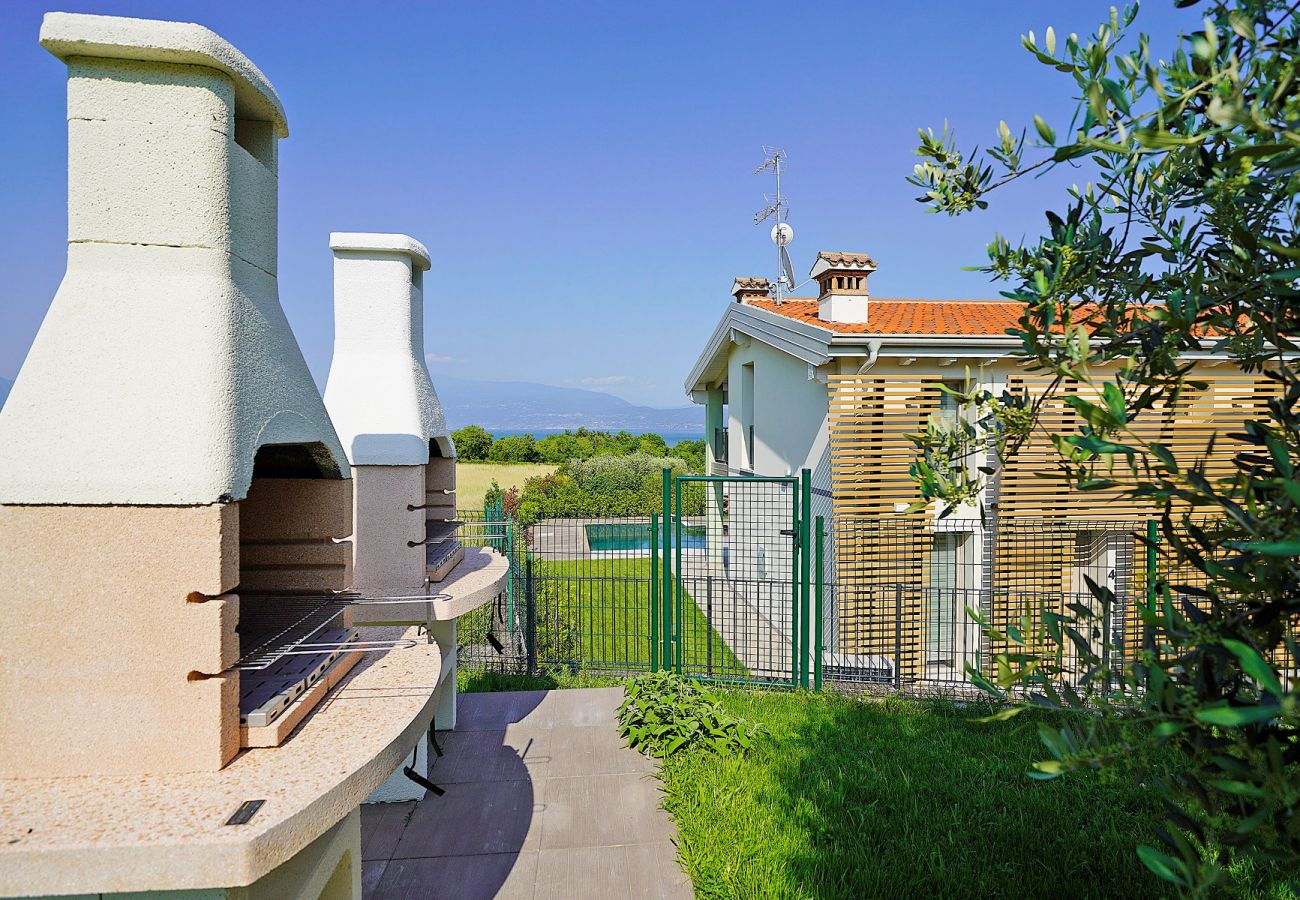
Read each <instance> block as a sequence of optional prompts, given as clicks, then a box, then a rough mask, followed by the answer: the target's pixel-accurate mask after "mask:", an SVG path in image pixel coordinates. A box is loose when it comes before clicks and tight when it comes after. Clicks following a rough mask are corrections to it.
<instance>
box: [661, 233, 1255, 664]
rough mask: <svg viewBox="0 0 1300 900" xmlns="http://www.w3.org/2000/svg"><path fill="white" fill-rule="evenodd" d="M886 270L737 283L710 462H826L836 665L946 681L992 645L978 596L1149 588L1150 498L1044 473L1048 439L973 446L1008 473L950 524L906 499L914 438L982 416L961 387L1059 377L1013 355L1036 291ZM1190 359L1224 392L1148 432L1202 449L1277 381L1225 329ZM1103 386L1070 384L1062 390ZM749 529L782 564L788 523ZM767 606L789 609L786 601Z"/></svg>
mask: <svg viewBox="0 0 1300 900" xmlns="http://www.w3.org/2000/svg"><path fill="white" fill-rule="evenodd" d="M875 270H876V262H875V261H874V260H873V259H872V258H871V257H870V256H868V255H866V254H864V253H844V252H821V253H818V254H817V257H816V259H815V261H814V263H813V266H812V270H811V272H810V277H811V278H812V279H813V280H815V281H816V283H817V287H818V293H817V296H816V297H803V298H781V299H778V298H776V297H774V296H773V295H772V293H771V292H770V288H771V285H770V284H769V282H768V281H767V279H765V278H737V279H736V280H735V282H734V283H733V285H732V290H731V295H732V299H733V302H731V303H729V304H728V305H727V307H726V310H725V312H723V314H722V316H721V318H720V319H719V321H718V324H717V326H716V327H715V328H714V330H713V333H712V334H711V335H710V336H709V339H708V342H707V343H706V345H705V347H704V350H703V352H702V353H701V354H700V356H699V358H698V359H697V360H696V362H695V365H694V366H693V368H692V369H691V372H690V375H689V376H688V378H687V380H686V384H685V387H686V391H687V392H688V393H689V395H690V396H691V398H692V399H693V400H694V401H695V402H696V403H700V404H702V405H703V406H704V407H705V410H706V423H707V425H706V433H707V436H708V443H709V451H710V452H708V453H707V454H706V458H707V465H708V472H709V474H713V475H732V476H740V475H746V474H754V475H763V476H785V475H793V474H798V473H799V472H800V471H801V470H803V469H808V470H810V471H811V473H812V491H813V500H812V507H813V509H812V513H813V515H814V516H821V517H823V518H824V519H825V521H826V522H827V523H828V530H829V531H831V532H832V534H831V540H830V542H829V544H828V546H833V550H832V551H831V554H830V556H829V557H828V566H827V571H826V573H825V575H826V579H827V583H828V584H834V585H835V591H837V592H838V595H837V599H836V600H835V603H834V605H833V609H831V610H829V611H827V612H826V613H825V615H827V616H829V617H830V618H829V619H828V621H827V622H826V629H827V633H828V634H829V635H831V636H832V637H831V638H830V639H828V647H829V649H828V656H827V659H826V663H827V665H829V666H837V667H839V668H842V669H845V668H847V669H852V668H854V667H855V666H856V667H858V668H859V669H862V670H864V671H868V670H869V671H873V672H887V673H890V676H889V677H890V678H891V680H899V681H901V680H905V679H906V678H916V679H933V678H940V679H943V678H944V677H945V672H944V671H940V669H944V670H945V671H946V673H947V675H948V677H955V678H957V679H961V678H962V677H964V676H963V675H962V674H961V673H962V670H963V666H964V664H965V663H968V662H971V661H972V659H973V658H974V656H975V655H977V654H978V652H979V650H978V649H977V648H978V647H979V646H980V644H981V637H980V632H979V629H978V628H977V627H975V626H974V623H973V620H972V619H971V618H970V617H969V616H968V614H967V612H966V610H967V609H968V608H980V609H982V610H983V612H984V613H985V614H987V613H989V612H990V609H989V607H990V604H991V605H992V606H994V607H996V606H997V605H998V604H999V603H1003V602H1004V601H1005V604H1006V605H1007V607H1008V609H1010V607H1011V606H1013V605H1015V603H1019V602H1020V601H1021V600H1024V598H1031V597H1032V598H1039V599H1041V598H1043V597H1048V596H1050V597H1054V598H1056V599H1055V600H1054V601H1053V602H1058V601H1059V603H1060V604H1061V605H1062V606H1068V604H1069V603H1071V602H1079V599H1080V598H1081V597H1084V598H1086V597H1087V596H1088V589H1087V586H1086V579H1087V578H1092V579H1093V580H1094V581H1096V582H1097V583H1099V584H1104V585H1107V586H1109V587H1110V588H1111V589H1112V590H1113V591H1114V592H1115V593H1116V595H1117V596H1120V595H1132V594H1133V593H1134V591H1137V590H1139V582H1140V579H1141V577H1142V573H1141V571H1140V569H1141V564H1140V560H1141V556H1140V555H1138V554H1140V553H1141V552H1143V551H1142V550H1141V548H1140V547H1139V545H1138V543H1136V542H1135V539H1134V538H1133V535H1132V534H1131V533H1130V531H1131V530H1132V529H1131V528H1130V525H1132V523H1138V524H1139V525H1140V524H1141V523H1143V522H1144V520H1145V519H1146V518H1147V517H1150V516H1151V515H1152V514H1153V510H1152V509H1150V508H1145V507H1141V506H1139V505H1138V504H1137V503H1136V502H1134V501H1132V500H1130V499H1127V498H1125V497H1122V496H1121V495H1119V494H1118V493H1117V492H1105V491H1100V492H1098V491H1094V492H1087V493H1082V492H1077V491H1071V490H1068V489H1067V488H1066V487H1065V486H1064V485H1063V483H1062V482H1061V481H1059V480H1052V479H1049V478H1044V477H1043V475H1044V474H1050V473H1051V472H1052V471H1053V470H1054V468H1055V466H1056V462H1057V456H1056V451H1055V448H1054V447H1053V446H1052V445H1051V442H1050V441H1049V440H1047V439H1046V438H1044V439H1038V438H1033V439H1031V440H1030V441H1029V442H1028V443H1027V444H1026V445H1025V446H1023V447H1021V448H1020V450H1019V452H1018V453H1017V454H1016V456H1015V457H1014V458H1012V459H1008V460H999V459H995V458H991V456H992V454H991V452H988V451H985V450H982V449H976V450H974V451H973V452H971V453H968V454H967V455H966V457H965V459H964V462H963V463H961V464H964V465H966V466H969V467H970V472H971V473H972V475H973V474H975V472H976V471H977V470H982V471H984V472H985V473H988V472H992V473H993V474H992V475H990V476H989V477H988V478H987V479H986V484H985V487H984V488H983V491H982V493H981V495H980V496H979V497H978V498H977V499H976V501H975V502H972V503H971V504H969V505H967V506H964V507H962V508H960V509H958V510H957V511H956V514H955V515H951V516H948V517H944V518H940V517H939V516H938V512H939V510H938V509H937V508H936V507H932V508H931V509H929V510H922V511H919V512H916V511H913V512H910V513H909V512H908V507H909V506H910V504H911V503H912V501H914V500H915V499H916V497H917V488H916V485H915V484H914V483H913V481H912V479H911V477H910V474H909V468H910V466H911V465H912V464H913V463H914V462H915V461H916V459H917V455H918V454H917V450H916V447H915V444H914V443H913V442H912V440H911V439H910V438H909V437H908V436H909V435H912V434H916V433H919V432H923V431H925V429H926V427H927V425H928V424H929V423H930V422H931V421H934V420H940V421H943V420H947V421H950V422H951V421H954V420H955V419H956V417H958V416H962V415H967V414H968V413H966V412H965V411H964V410H962V409H961V408H960V406H959V404H958V403H957V402H956V400H955V399H954V398H953V396H952V395H951V394H949V393H947V392H946V391H945V390H943V388H944V387H948V388H952V389H957V390H962V391H965V390H969V389H972V388H982V389H986V390H988V391H990V392H991V393H993V394H994V395H1001V394H1002V393H1003V392H1011V393H1015V394H1023V395H1031V396H1032V395H1037V394H1040V393H1042V392H1044V391H1046V390H1047V385H1048V383H1049V381H1050V378H1049V377H1047V376H1044V375H1043V374H1042V373H1039V372H1034V371H1031V370H1029V369H1027V368H1026V367H1025V366H1024V363H1023V361H1022V360H1020V359H1018V358H1017V357H1016V355H1015V353H1016V351H1017V350H1018V349H1019V348H1020V346H1021V341H1020V339H1019V338H1018V337H1017V336H1016V335H1014V334H1013V333H1011V332H1012V331H1013V330H1014V329H1015V328H1016V327H1017V324H1018V322H1019V319H1020V317H1021V315H1022V314H1023V312H1024V305H1023V304H1021V303H1018V302H1015V301H1010V300H929V299H893V298H879V297H873V296H871V294H870V292H869V290H868V281H869V278H870V276H871V274H872V273H873V272H874V271H875ZM1187 358H1188V359H1189V360H1192V361H1194V362H1195V363H1196V369H1197V375H1196V377H1197V379H1198V380H1204V381H1205V382H1206V383H1207V384H1208V387H1207V388H1206V389H1205V390H1204V391H1200V392H1198V393H1196V394H1195V395H1188V396H1187V397H1186V398H1185V400H1183V401H1181V405H1180V407H1179V409H1178V410H1177V414H1176V415H1173V416H1165V417H1161V418H1158V419H1153V420H1152V421H1151V422H1148V423H1142V424H1141V427H1142V428H1145V429H1147V430H1148V431H1150V432H1151V435H1152V436H1153V437H1155V436H1157V435H1158V439H1159V440H1161V441H1162V442H1163V443H1165V444H1166V445H1167V446H1169V447H1170V448H1171V449H1173V450H1174V451H1175V453H1177V454H1180V458H1186V459H1190V458H1193V457H1195V456H1198V455H1204V450H1205V447H1206V444H1207V441H1208V440H1209V438H1210V436H1211V435H1214V434H1224V433H1226V432H1227V431H1233V430H1239V428H1240V426H1241V423H1242V421H1243V420H1245V419H1248V418H1252V417H1254V416H1255V415H1256V414H1258V413H1262V411H1263V409H1264V404H1265V403H1266V402H1267V399H1268V396H1269V395H1270V394H1271V393H1272V392H1273V391H1274V389H1275V388H1274V385H1273V383H1272V382H1270V381H1269V380H1268V379H1267V378H1266V377H1265V376H1263V375H1260V374H1258V373H1255V374H1249V373H1243V372H1241V371H1240V370H1238V369H1236V368H1234V367H1232V366H1231V365H1229V364H1228V360H1227V356H1226V354H1224V353H1223V352H1221V351H1219V350H1216V348H1215V344H1214V341H1213V340H1211V339H1208V338H1207V339H1206V340H1205V341H1203V343H1202V347H1201V349H1199V350H1197V351H1192V352H1190V353H1188V354H1187ZM1088 390H1089V389H1088V388H1086V387H1085V386H1081V385H1076V386H1067V387H1066V388H1065V393H1070V392H1080V393H1086V392H1087V391H1088ZM1043 421H1044V422H1045V423H1046V424H1047V425H1048V427H1049V430H1054V431H1058V432H1062V431H1063V432H1069V431H1072V430H1074V429H1075V428H1077V427H1078V426H1079V425H1081V424H1082V423H1081V422H1080V421H1079V420H1078V419H1077V418H1076V417H1075V414H1074V413H1073V411H1072V410H1071V409H1070V408H1069V407H1068V406H1067V405H1066V404H1065V403H1064V402H1063V400H1062V398H1060V397H1058V398H1056V399H1053V400H1051V401H1050V402H1049V403H1048V404H1047V405H1046V406H1044V408H1043ZM1226 444H1227V442H1220V444H1219V445H1217V446H1216V450H1215V452H1214V453H1213V454H1211V455H1210V456H1209V457H1208V459H1207V462H1206V466H1207V474H1208V475H1210V476H1211V477H1213V476H1215V475H1222V474H1227V473H1228V472H1230V471H1231V470H1232V453H1231V450H1229V449H1225V446H1226ZM729 490H730V495H729V498H728V501H727V502H723V503H719V504H718V506H719V513H718V515H719V517H722V516H729V522H728V525H727V527H728V528H729V530H730V533H731V534H733V535H734V534H736V533H737V532H738V530H739V529H745V528H746V526H745V524H744V522H743V519H744V515H743V514H741V513H743V512H744V508H745V501H744V499H743V490H744V488H743V487H742V486H741V484H740V483H737V484H735V485H732V486H731V487H730V488H729ZM1117 522H1118V523H1120V524H1116V523H1117ZM998 523H1003V524H1002V532H1001V534H1000V535H998V536H996V537H995V536H994V534H993V530H994V529H995V528H997V527H998ZM1006 523H1014V526H1013V525H1008V524H1006ZM1016 529H1020V531H1019V532H1017V530H1016ZM750 531H753V529H750ZM1016 534H1023V535H1025V536H1026V537H1025V538H1024V539H1023V540H1021V539H1020V538H1018V537H1016ZM745 538H746V541H745V543H746V544H747V545H749V546H755V547H757V548H758V549H757V550H756V551H754V552H758V553H761V554H763V555H764V556H765V557H767V558H772V557H773V556H775V555H776V554H775V553H774V552H773V551H774V549H775V548H776V547H777V546H778V545H779V542H780V540H781V536H780V534H779V533H774V534H772V535H767V536H764V535H757V534H751V533H746V534H745ZM786 540H788V538H787V539H786ZM765 541H767V542H770V543H771V544H772V545H773V546H772V547H766V546H764V542H765ZM1017 541H1019V543H1017ZM1030 542H1032V544H1033V547H1032V552H1031V551H1030V550H1026V549H1025V548H1026V547H1028V546H1029V543H1030ZM732 553H733V557H732V560H731V562H732V565H733V566H734V565H736V563H737V562H738V561H737V560H736V559H735V558H734V553H735V551H734V550H733V551H732ZM886 557H887V558H886ZM1013 557H1014V559H1013ZM1135 559H1137V560H1138V561H1139V562H1138V564H1137V565H1136V566H1135V564H1134V562H1133V561H1134V560H1135ZM837 570H838V571H837ZM837 575H838V577H837ZM849 593H852V594H853V597H852V598H850V597H848V594H849ZM999 597H1000V598H1002V599H1001V600H997V599H994V598H999ZM1013 597H1014V598H1019V599H1015V600H1013V599H1012V598H1013ZM1026 602H1027V601H1026ZM1034 602H1038V600H1037V599H1036V600H1035V601H1034ZM882 604H884V605H885V606H884V607H882ZM885 607H887V609H886V608H885ZM882 610H883V611H882ZM1009 615H1010V613H1009V612H1008V616H1009ZM769 618H772V619H773V621H776V618H775V613H774V614H773V615H770V616H769ZM850 620H851V621H850ZM1117 627H1118V626H1117ZM983 652H984V654H985V657H984V658H985V659H986V660H987V653H988V648H987V647H984V651H983ZM937 667H938V668H937ZM945 667H946V668H945Z"/></svg>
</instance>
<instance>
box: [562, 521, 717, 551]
mask: <svg viewBox="0 0 1300 900" xmlns="http://www.w3.org/2000/svg"><path fill="white" fill-rule="evenodd" d="M585 528H586V530H587V546H589V547H590V548H591V549H592V551H593V552H599V551H606V550H649V549H650V525H649V523H643V524H639V525H632V524H625V523H612V524H604V525H587V526H585ZM707 546H708V539H707V538H706V536H705V529H704V526H703V525H686V526H684V527H683V528H682V549H683V550H703V549H704V548H705V547H707Z"/></svg>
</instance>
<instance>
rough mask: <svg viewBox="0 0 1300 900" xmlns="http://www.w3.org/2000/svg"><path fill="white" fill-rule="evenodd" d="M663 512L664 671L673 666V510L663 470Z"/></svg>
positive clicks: (661, 596)
mask: <svg viewBox="0 0 1300 900" xmlns="http://www.w3.org/2000/svg"><path fill="white" fill-rule="evenodd" d="M663 477H664V510H663V517H664V518H663V523H662V524H663V529H664V540H663V554H664V558H663V565H661V566H660V567H659V568H660V573H661V574H662V576H663V586H662V590H661V591H660V592H659V601H660V602H661V603H662V604H663V608H662V611H661V614H660V617H659V626H660V628H661V629H662V634H661V637H662V639H663V652H662V653H661V654H660V655H659V660H660V663H661V664H662V665H663V667H664V668H665V669H671V668H672V666H673V645H672V640H673V632H672V625H673V623H672V608H673V606H672V604H673V567H672V562H671V560H670V558H669V555H668V553H669V551H668V548H669V547H671V546H672V520H673V517H672V508H673V470H672V469H664V474H663Z"/></svg>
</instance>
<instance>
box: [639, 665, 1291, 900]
mask: <svg viewBox="0 0 1300 900" xmlns="http://www.w3.org/2000/svg"><path fill="white" fill-rule="evenodd" d="M721 698H722V699H721V702H722V704H723V705H724V706H725V707H726V708H727V709H728V710H729V711H731V712H733V713H735V714H737V715H740V716H742V717H744V718H746V719H748V720H750V721H754V722H760V723H763V724H765V725H766V726H767V727H768V728H770V729H771V730H772V731H773V735H772V736H771V737H768V738H764V739H761V740H760V746H759V749H758V750H757V751H755V752H753V753H752V754H750V755H749V756H746V757H743V758H739V757H729V758H728V757H718V756H711V755H700V754H688V755H679V756H676V757H670V758H669V759H668V760H667V761H666V763H665V766H664V780H665V783H666V785H667V796H666V798H665V801H664V805H665V807H666V808H667V809H668V810H669V812H671V813H672V815H673V816H674V817H675V818H676V820H677V823H678V835H679V837H678V845H679V853H680V856H681V859H682V861H683V864H684V866H685V868H686V870H687V872H688V873H689V874H690V876H691V878H692V880H693V881H694V883H695V890H696V894H697V896H699V897H736V898H750V897H809V898H812V897H816V898H824V897H845V898H850V897H852V898H858V897H1098V898H1101V897H1106V898H1109V897H1158V896H1172V895H1173V894H1174V891H1172V890H1170V889H1169V886H1167V885H1165V884H1164V883H1163V882H1160V881H1158V880H1157V879H1156V878H1155V877H1154V876H1152V875H1150V874H1148V873H1147V871H1146V869H1145V868H1144V867H1143V866H1142V864H1141V863H1140V862H1139V861H1138V859H1137V857H1136V855H1135V851H1134V847H1135V846H1136V845H1137V844H1138V843H1154V842H1155V839H1154V837H1153V835H1152V832H1151V829H1152V827H1153V826H1154V825H1156V824H1158V823H1159V822H1160V820H1161V817H1162V812H1161V807H1160V803H1159V800H1158V799H1157V797H1156V794H1155V791H1154V790H1153V789H1149V788H1142V787H1137V786H1135V784H1134V780H1133V779H1132V778H1131V777H1130V776H1128V775H1118V776H1111V777H1108V778H1106V779H1103V778H1101V777H1100V776H1096V775H1087V776H1079V777H1074V776H1072V777H1070V778H1068V779H1061V780H1056V781H1050V782H1036V781H1032V780H1030V779H1029V778H1027V777H1026V775H1025V772H1026V770H1027V769H1028V767H1029V764H1030V763H1031V762H1032V761H1033V760H1034V759H1038V758H1041V756H1042V753H1043V750H1042V747H1041V745H1040V744H1039V741H1038V737H1037V732H1036V727H1037V722H1036V720H1035V718H1034V716H1032V715H1030V714H1024V715H1022V716H1020V717H1017V718H1016V719H1013V720H1011V721H1009V722H998V723H982V722H979V721H977V719H978V718H979V716H980V714H981V713H980V712H978V711H975V710H971V709H967V710H962V709H959V708H956V707H954V706H952V705H951V704H938V703H918V702H909V701H902V700H890V701H884V702H880V701H868V702H864V701H862V700H860V699H856V698H853V697H847V696H843V695H834V694H823V695H811V694H803V693H794V692H768V691H741V690H733V691H727V692H724V693H723V694H722V695H721ZM1245 881H1246V879H1245V877H1244V876H1240V874H1239V877H1238V879H1237V880H1236V881H1235V882H1234V883H1233V884H1231V885H1227V886H1226V887H1225V890H1224V896H1243V897H1244V896H1251V897H1256V896H1258V897H1277V898H1283V897H1287V898H1292V897H1294V896H1295V894H1293V893H1291V892H1289V891H1288V889H1287V888H1285V887H1268V886H1266V885H1263V884H1259V883H1252V884H1244V883H1243V882H1245Z"/></svg>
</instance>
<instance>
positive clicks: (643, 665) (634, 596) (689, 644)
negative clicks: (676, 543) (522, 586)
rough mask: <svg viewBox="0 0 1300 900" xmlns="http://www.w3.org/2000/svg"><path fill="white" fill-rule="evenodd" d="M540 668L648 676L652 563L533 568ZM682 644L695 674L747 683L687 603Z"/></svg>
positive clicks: (557, 563)
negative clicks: (547, 664) (711, 673)
mask: <svg viewBox="0 0 1300 900" xmlns="http://www.w3.org/2000/svg"><path fill="white" fill-rule="evenodd" d="M534 573H535V579H536V586H537V644H538V658H539V661H541V662H543V663H545V662H548V661H551V662H556V663H561V664H567V663H577V664H580V665H582V666H585V667H588V668H593V669H597V670H600V669H605V670H610V669H623V668H631V669H648V668H649V663H650V580H649V579H650V560H649V559H648V558H641V559H581V560H545V561H537V562H534ZM681 606H682V627H681V644H682V647H683V648H684V649H683V653H684V654H685V655H686V659H687V660H689V661H690V663H691V665H693V666H694V667H695V668H696V670H697V671H703V670H705V669H707V668H708V667H709V666H710V665H711V666H712V669H713V671H714V673H715V674H716V675H718V676H726V677H733V678H734V677H743V676H744V675H745V674H746V670H745V668H744V666H743V665H742V664H741V663H740V661H739V660H738V659H736V657H735V656H734V655H733V654H732V652H731V650H730V648H728V647H727V645H726V643H725V642H724V641H723V640H722V638H721V637H720V636H719V635H718V634H717V632H715V631H713V630H712V629H711V628H709V626H708V624H707V622H706V621H705V619H704V616H703V614H702V613H701V612H700V610H699V607H697V606H696V605H695V602H694V601H693V600H691V599H690V598H689V597H686V596H684V597H683V598H682V604H681Z"/></svg>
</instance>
